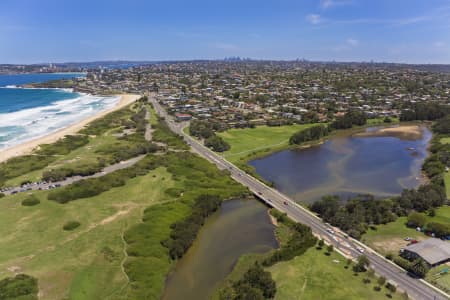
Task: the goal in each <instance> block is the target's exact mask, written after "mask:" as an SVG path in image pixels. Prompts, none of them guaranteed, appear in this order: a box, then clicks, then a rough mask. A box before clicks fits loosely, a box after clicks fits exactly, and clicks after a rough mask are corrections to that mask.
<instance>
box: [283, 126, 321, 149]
mask: <svg viewBox="0 0 450 300" xmlns="http://www.w3.org/2000/svg"><path fill="white" fill-rule="evenodd" d="M327 135H328V126H325V125H315V126H312V127H309V128H306V129H303V130H300V131H298V132H296V133H294V134H293V135H292V136H291V137H290V138H289V144H291V145H293V144H296V145H299V144H301V143H304V142H309V141H315V140H319V139H321V138H323V137H324V136H327Z"/></svg>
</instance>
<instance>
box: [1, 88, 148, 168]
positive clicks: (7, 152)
mask: <svg viewBox="0 0 450 300" xmlns="http://www.w3.org/2000/svg"><path fill="white" fill-rule="evenodd" d="M117 96H120V100H119V101H118V102H117V104H116V105H115V106H114V107H112V108H110V109H107V110H104V111H101V112H99V113H98V114H96V115H93V116H91V117H89V118H86V119H83V120H80V121H79V122H78V123H75V124H72V125H70V126H68V127H65V128H62V129H60V130H58V131H55V132H53V133H50V134H48V135H45V136H42V137H39V138H37V139H34V140H30V141H28V142H25V143H23V144H20V145H17V146H13V147H11V148H7V149H4V150H0V162H3V161H5V160H8V159H10V158H12V157H15V156H19V155H25V154H29V153H31V152H32V151H33V149H35V148H36V147H37V146H39V145H41V144H50V143H54V142H56V141H57V140H58V139H60V138H62V137H64V136H66V135H70V134H74V133H77V132H78V131H79V130H81V129H82V128H83V127H84V126H85V125H86V124H88V123H90V122H92V121H94V120H95V119H98V118H101V117H103V116H104V115H106V114H108V113H110V112H113V111H115V110H118V109H120V108H122V107H124V106H127V105H128V104H130V103H133V102H134V101H136V100H137V99H138V98H139V97H140V96H139V95H131V94H124V95H117Z"/></svg>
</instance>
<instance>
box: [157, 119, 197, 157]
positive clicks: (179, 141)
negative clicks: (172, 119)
mask: <svg viewBox="0 0 450 300" xmlns="http://www.w3.org/2000/svg"><path fill="white" fill-rule="evenodd" d="M152 128H153V129H154V131H153V134H152V138H153V141H155V142H160V143H164V144H166V145H168V146H169V147H173V148H178V149H181V150H188V149H189V147H188V146H187V145H186V143H185V142H184V140H183V138H182V137H181V136H179V135H177V134H175V133H174V132H173V131H172V130H170V128H169V127H168V126H167V124H166V122H165V121H164V120H163V119H161V118H159V117H158V123H157V124H153V125H152Z"/></svg>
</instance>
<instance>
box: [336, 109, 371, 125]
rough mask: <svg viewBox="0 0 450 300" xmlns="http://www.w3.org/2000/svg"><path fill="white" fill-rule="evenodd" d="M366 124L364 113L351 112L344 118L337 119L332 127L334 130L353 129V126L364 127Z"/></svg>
mask: <svg viewBox="0 0 450 300" xmlns="http://www.w3.org/2000/svg"><path fill="white" fill-rule="evenodd" d="M366 122H367V117H366V114H365V113H364V112H362V111H356V110H351V111H349V112H347V113H346V114H345V115H343V116H342V117H337V118H336V120H334V121H333V123H331V125H330V126H331V128H333V129H348V128H352V127H353V125H357V126H363V125H365V124H366Z"/></svg>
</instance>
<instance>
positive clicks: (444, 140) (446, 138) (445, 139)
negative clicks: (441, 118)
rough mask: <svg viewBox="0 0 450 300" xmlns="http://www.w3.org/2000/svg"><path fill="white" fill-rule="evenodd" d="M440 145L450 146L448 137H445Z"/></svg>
mask: <svg viewBox="0 0 450 300" xmlns="http://www.w3.org/2000/svg"><path fill="white" fill-rule="evenodd" d="M441 144H450V137H445V138H442V139H441Z"/></svg>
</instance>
